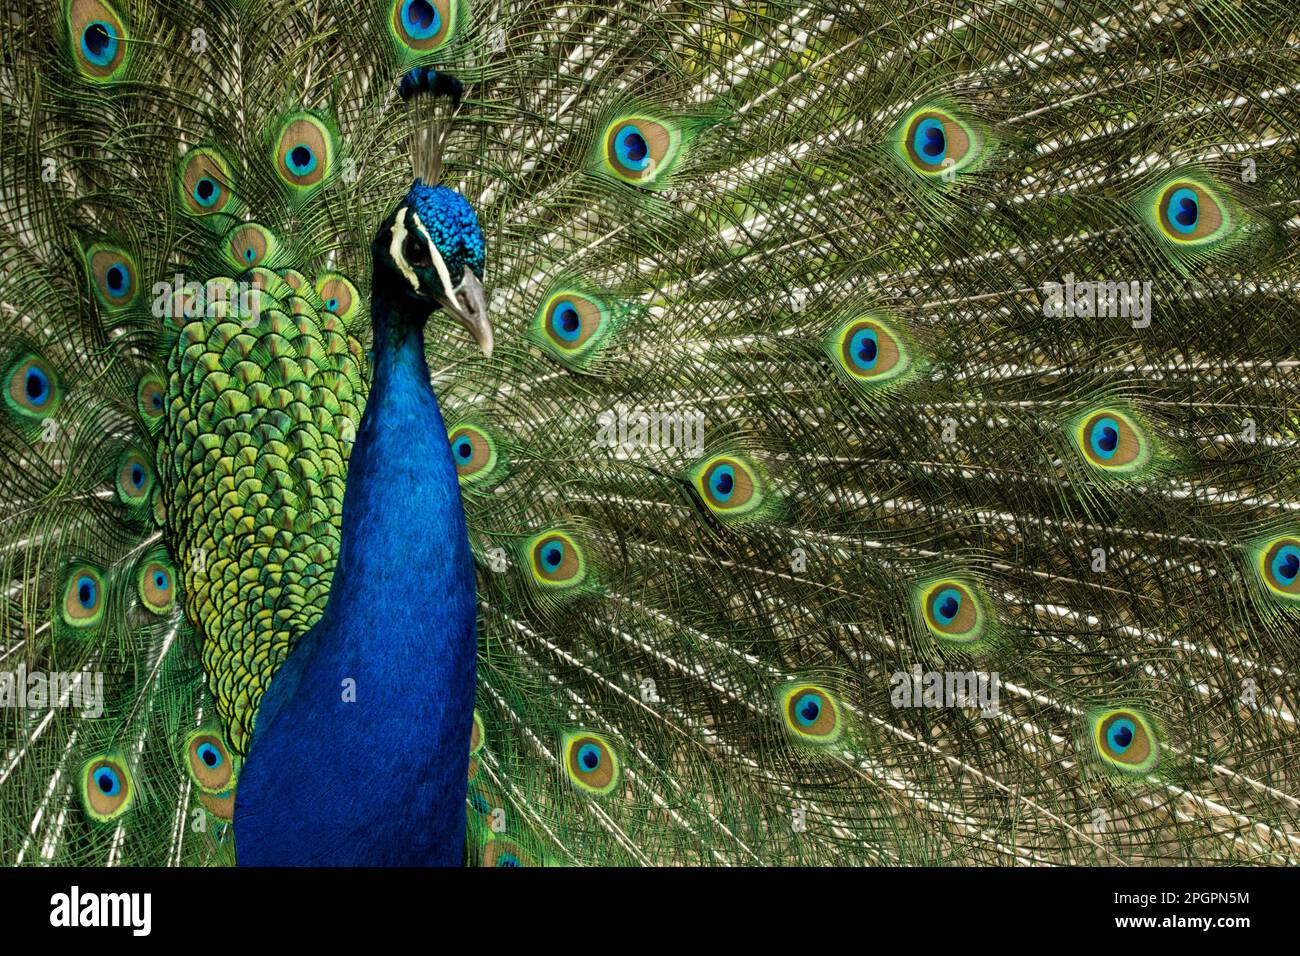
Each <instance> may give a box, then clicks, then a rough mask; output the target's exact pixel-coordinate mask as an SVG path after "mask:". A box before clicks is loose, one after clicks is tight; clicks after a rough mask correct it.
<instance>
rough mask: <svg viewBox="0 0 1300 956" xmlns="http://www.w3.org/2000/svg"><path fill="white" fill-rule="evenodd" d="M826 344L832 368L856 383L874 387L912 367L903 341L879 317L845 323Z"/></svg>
mask: <svg viewBox="0 0 1300 956" xmlns="http://www.w3.org/2000/svg"><path fill="white" fill-rule="evenodd" d="M828 344H829V346H830V347H829V352H830V354H831V358H833V359H834V360H835V365H836V369H837V370H838V371H839V372H841V373H842V374H844V375H846V376H847V377H848V378H849V379H850V380H851V381H853V382H855V383H857V384H860V385H864V386H868V387H871V388H875V387H877V386H881V385H884V384H886V383H889V382H894V381H897V380H898V379H900V378H901V377H903V376H904V375H906V374H907V372H908V371H909V370H910V369H911V367H912V356H911V351H910V349H909V348H908V347H907V344H906V343H905V342H904V341H903V339H902V338H901V337H900V336H899V335H898V334H897V333H896V332H895V331H894V330H893V329H892V328H891V327H890V325H889V324H888V323H886V322H884V321H883V320H881V319H876V318H859V319H853V320H851V321H849V322H845V323H844V324H843V325H841V326H840V327H839V328H837V329H836V330H835V331H834V332H833V333H832V334H831V338H830V341H829V343H828Z"/></svg>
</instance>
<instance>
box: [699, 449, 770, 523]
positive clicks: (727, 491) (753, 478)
mask: <svg viewBox="0 0 1300 956" xmlns="http://www.w3.org/2000/svg"><path fill="white" fill-rule="evenodd" d="M692 483H693V484H694V486H695V490H696V492H697V493H698V494H699V496H700V498H701V500H703V502H704V503H705V505H707V506H708V508H709V510H710V511H712V512H714V513H715V514H719V515H723V516H725V517H729V518H738V517H741V516H744V515H748V514H752V513H753V512H755V511H756V510H757V509H758V508H760V507H761V506H762V505H763V504H764V500H765V492H764V488H763V480H762V477H761V476H760V475H759V472H758V470H757V469H756V468H755V467H754V466H753V465H751V464H750V463H749V462H747V461H745V460H744V459H742V458H741V457H740V456H739V455H727V454H721V455H714V456H713V457H712V458H707V459H705V460H704V461H702V462H701V463H700V464H698V465H696V466H695V468H694V469H693V472H692Z"/></svg>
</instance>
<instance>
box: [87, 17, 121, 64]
mask: <svg viewBox="0 0 1300 956" xmlns="http://www.w3.org/2000/svg"><path fill="white" fill-rule="evenodd" d="M81 42H82V43H84V44H85V45H86V52H87V53H89V54H90V55H91V57H92V58H93V59H95V60H99V59H102V58H103V57H104V56H105V54H106V53H107V52H108V50H109V47H110V46H111V45H112V43H113V34H112V28H111V27H110V26H109V25H108V24H107V23H104V22H103V21H102V20H96V21H95V22H94V23H92V24H90V25H89V26H87V27H86V29H85V30H84V31H82V34H81Z"/></svg>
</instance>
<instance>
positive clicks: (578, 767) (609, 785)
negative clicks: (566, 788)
mask: <svg viewBox="0 0 1300 956" xmlns="http://www.w3.org/2000/svg"><path fill="white" fill-rule="evenodd" d="M564 744H565V747H564V749H565V757H566V759H565V770H566V771H567V772H568V776H569V780H570V781H571V782H572V783H573V784H574V785H575V786H577V787H578V789H580V790H585V791H586V792H588V793H594V794H606V793H609V792H610V791H611V790H613V789H614V787H615V786H617V784H618V776H619V766H618V758H617V756H615V754H614V749H613V747H611V746H610V744H609V741H607V740H605V738H603V737H599V736H597V735H596V734H586V733H577V734H570V735H566V736H565V740H564Z"/></svg>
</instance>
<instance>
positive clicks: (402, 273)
mask: <svg viewBox="0 0 1300 956" xmlns="http://www.w3.org/2000/svg"><path fill="white" fill-rule="evenodd" d="M372 252H373V254H374V263H375V287H376V288H377V289H380V288H382V289H384V290H385V291H386V292H387V293H388V294H389V295H390V296H392V298H393V300H394V301H395V302H398V303H402V304H404V305H405V306H406V307H407V309H406V311H408V312H409V313H411V314H418V315H419V316H420V318H421V319H423V318H424V317H426V316H427V315H428V313H429V312H432V311H434V310H435V309H438V308H442V309H445V310H446V311H447V312H449V313H450V314H451V315H453V316H454V317H455V318H456V319H457V320H459V321H460V323H461V324H462V325H464V326H465V328H466V329H468V330H469V333H470V335H472V336H474V341H476V342H477V343H478V345H479V348H481V349H482V350H483V354H484V355H486V356H491V354H492V326H491V324H490V323H489V322H488V314H487V300H486V298H485V296H484V293H483V262H484V246H483V231H482V230H481V229H480V228H479V224H478V217H477V216H476V215H474V208H473V207H472V206H471V205H470V204H469V202H468V201H467V200H466V199H465V197H464V196H462V195H461V194H460V193H458V192H456V191H455V190H454V189H448V188H447V187H446V186H426V185H425V184H424V182H423V180H420V179H417V180H415V182H414V183H413V184H412V185H411V188H410V190H409V191H408V192H407V194H406V196H405V198H403V199H402V201H401V202H399V203H398V204H397V208H396V209H394V210H393V211H392V213H390V214H389V216H388V218H386V219H385V220H384V222H383V225H381V226H380V227H379V232H378V233H377V234H376V235H375V241H374V245H373V247H372Z"/></svg>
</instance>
